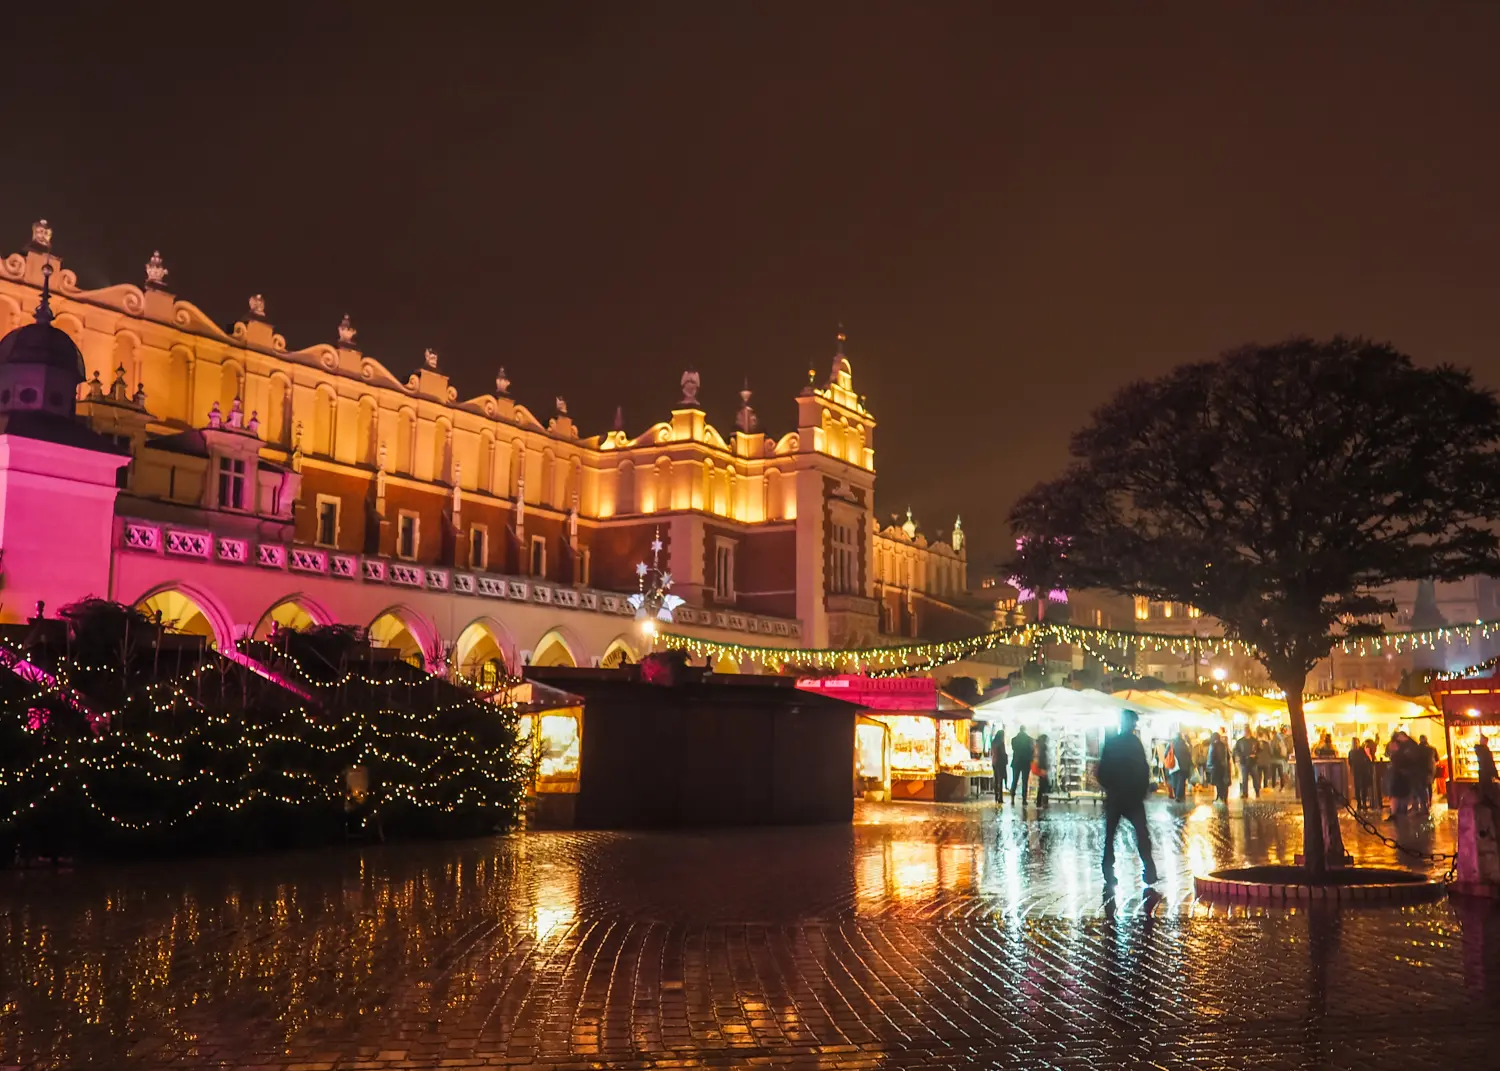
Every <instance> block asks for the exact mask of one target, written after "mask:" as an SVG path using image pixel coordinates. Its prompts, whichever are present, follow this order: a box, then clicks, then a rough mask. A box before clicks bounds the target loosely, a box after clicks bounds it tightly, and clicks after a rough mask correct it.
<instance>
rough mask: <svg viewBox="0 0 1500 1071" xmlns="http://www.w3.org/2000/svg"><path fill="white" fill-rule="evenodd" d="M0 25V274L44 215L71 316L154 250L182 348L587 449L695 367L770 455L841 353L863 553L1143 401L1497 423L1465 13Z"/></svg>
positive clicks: (1498, 115) (1482, 155) (214, 18)
mask: <svg viewBox="0 0 1500 1071" xmlns="http://www.w3.org/2000/svg"><path fill="white" fill-rule="evenodd" d="M14 6H16V7H17V8H18V9H19V10H17V11H8V12H7V15H6V21H7V24H8V33H9V34H10V41H11V45H10V47H8V48H7V49H6V50H5V53H6V57H5V62H4V68H3V73H0V89H3V91H4V93H3V97H0V99H3V100H4V101H5V102H6V110H7V112H8V114H9V134H8V136H7V137H6V139H5V148H4V150H3V152H0V238H3V241H0V247H3V251H6V252H8V251H11V250H15V249H18V248H20V246H21V245H22V243H23V241H24V239H25V237H26V236H27V234H28V230H27V226H28V224H29V223H30V221H31V220H32V219H33V218H35V217H38V216H46V217H48V218H49V219H50V220H52V221H53V223H54V225H55V227H56V229H57V249H58V252H59V253H60V254H61V255H62V256H63V257H64V259H65V261H66V263H67V264H68V265H69V266H70V267H72V268H74V269H76V270H77V271H79V273H80V277H81V281H82V282H83V283H84V284H85V285H98V284H102V283H104V282H106V281H113V282H118V281H126V280H130V281H135V280H138V279H140V277H141V275H142V271H141V265H142V263H143V262H144V260H145V258H146V256H147V255H148V254H149V253H150V252H151V250H152V249H154V248H160V249H161V250H162V253H163V256H164V257H165V259H166V262H167V265H168V267H169V268H170V269H171V272H172V274H171V277H170V281H171V283H173V284H174V287H173V288H174V289H175V291H176V292H177V293H178V294H179V295H180V296H182V297H186V298H188V299H189V300H192V301H195V302H197V303H198V304H199V305H201V306H202V307H203V308H204V309H205V310H206V311H207V312H209V314H210V315H212V316H214V317H215V318H216V319H219V320H221V321H225V322H227V321H229V320H231V319H233V318H235V317H238V316H240V315H241V314H242V312H243V310H244V308H245V298H246V297H247V296H248V295H249V294H251V293H254V292H264V293H265V295H266V298H267V303H268V306H269V313H270V319H271V320H272V321H274V323H275V324H276V327H277V329H278V330H280V331H282V332H283V333H284V334H285V335H286V337H287V340H288V342H289V344H290V345H291V346H293V347H298V346H304V345H308V344H311V343H313V342H316V341H331V340H332V339H333V337H334V325H335V324H336V323H337V322H338V319H339V317H340V316H341V315H342V314H343V313H344V312H345V311H347V312H349V313H351V314H352V316H353V318H354V321H355V323H356V325H357V326H358V327H359V329H360V342H361V343H362V347H363V348H364V349H365V350H366V352H369V353H371V354H373V355H374V356H376V357H377V358H379V359H380V360H382V361H384V362H385V363H387V364H388V365H391V366H392V367H393V370H395V371H397V372H399V373H404V372H407V371H410V370H411V368H412V367H414V366H415V364H416V362H417V361H418V360H419V358H420V354H421V352H422V349H423V348H424V347H425V346H432V347H434V348H435V349H437V350H438V352H439V353H440V354H441V355H442V359H443V365H444V367H445V369H446V370H447V371H448V372H449V373H450V374H451V375H453V376H454V379H455V381H456V382H457V384H458V385H459V389H460V393H461V394H462V395H464V396H469V395H472V394H477V393H480V392H482V391H485V390H487V389H489V388H490V387H491V386H492V380H493V376H494V367H495V366H496V365H498V364H502V363H503V364H505V365H506V366H507V367H508V369H509V371H510V374H511V376H512V378H513V379H514V381H515V387H514V388H513V389H514V391H515V393H517V394H518V395H519V396H520V397H521V398H522V400H523V401H525V402H527V403H529V404H531V405H532V406H533V408H535V409H537V410H538V411H539V413H540V414H541V415H543V416H545V415H546V414H547V413H549V412H550V410H551V400H552V398H553V396H554V395H555V394H558V393H561V394H563V395H565V396H566V397H567V398H568V401H569V403H570V409H571V411H572V413H573V414H574V416H575V419H577V420H578V421H579V423H580V424H581V425H582V426H583V428H584V430H585V433H592V432H596V431H602V430H605V429H607V428H608V427H609V422H610V419H611V417H612V415H613V412H614V407H615V406H616V405H617V404H619V405H623V406H624V409H625V415H626V424H627V427H628V428H629V429H630V430H631V431H632V432H637V431H639V430H641V429H643V428H644V427H646V426H647V425H648V424H649V423H650V422H651V421H653V420H656V419H659V418H662V417H664V416H665V415H666V413H667V410H668V409H669V408H670V406H671V404H672V402H673V401H674V400H675V399H676V397H677V382H678V378H679V376H680V374H681V371H682V369H683V368H685V367H687V366H690V365H691V366H696V367H697V368H698V369H699V370H700V371H701V373H702V376H703V391H702V397H703V398H704V399H706V401H707V406H708V408H709V410H710V418H711V419H713V420H714V421H716V422H717V423H718V424H719V425H720V426H721V427H722V428H728V427H729V426H730V425H731V424H732V419H733V412H734V408H735V406H736V396H735V392H736V390H737V389H738V388H739V386H740V384H741V380H742V379H743V378H744V377H745V376H747V375H748V376H749V377H750V381H751V385H752V386H753V387H754V388H755V390H756V402H757V407H758V409H759V411H760V413H761V415H762V420H763V422H764V424H765V425H766V426H767V428H768V430H771V431H775V432H781V431H785V430H788V429H789V427H790V426H791V423H792V421H793V415H794V410H793V407H792V404H791V398H792V396H793V395H794V394H795V392H796V391H797V390H798V389H799V388H800V387H801V385H802V384H803V383H804V382H805V380H806V370H807V369H808V368H809V367H811V366H813V365H816V366H817V367H818V368H819V369H820V370H822V369H825V368H826V367H827V365H828V363H829V357H830V355H831V351H832V336H833V332H834V328H835V324H836V323H837V322H838V321H840V320H842V321H844V322H845V324H846V325H847V328H848V332H849V336H850V342H849V353H850V357H851V360H852V362H853V366H854V373H855V382H856V387H857V388H858V389H860V390H861V391H863V392H865V393H866V394H867V395H868V396H869V402H870V406H871V408H872V409H873V410H874V411H875V414H876V416H877V417H878V418H879V420H880V429H879V431H878V432H877V437H876V447H877V468H878V472H879V484H878V489H879V507H880V511H881V513H882V514H888V513H891V512H894V511H896V510H898V509H904V507H905V506H906V505H907V503H910V504H911V505H912V506H914V508H915V510H916V513H917V517H918V519H919V520H920V521H923V522H925V524H926V527H927V529H928V530H929V531H931V530H933V529H939V528H941V529H946V528H948V527H949V526H950V525H951V524H952V517H953V514H954V512H955V511H961V512H962V513H963V515H964V520H965V527H966V529H967V530H968V532H969V534H970V537H971V540H972V541H973V543H974V545H975V546H976V548H977V549H979V550H980V551H982V552H984V553H982V554H981V560H983V559H985V558H989V557H991V556H992V555H993V553H995V552H998V549H999V548H1000V547H1002V546H1003V544H1004V542H1005V540H1004V535H1003V532H1004V529H1003V524H1004V517H1005V513H1006V511H1007V509H1008V507H1009V504H1010V502H1011V501H1012V500H1013V499H1014V498H1015V496H1016V495H1017V494H1018V493H1020V492H1021V491H1023V490H1024V489H1025V488H1026V487H1027V486H1029V485H1030V484H1031V483H1033V482H1034V481H1035V480H1037V479H1039V478H1041V477H1044V476H1046V475H1048V474H1049V473H1051V472H1053V471H1055V470H1056V469H1057V468H1058V467H1059V466H1060V465H1061V463H1062V461H1063V459H1064V456H1065V454H1064V451H1065V447H1066V442H1067V437H1068V435H1069V433H1070V432H1071V431H1072V430H1073V429H1074V428H1075V427H1076V426H1078V425H1079V424H1080V423H1081V422H1083V421H1084V420H1085V419H1086V417H1087V415H1088V413H1089V412H1090V410H1091V409H1092V408H1093V407H1094V406H1096V405H1097V404H1099V403H1100V402H1101V401H1102V400H1104V399H1105V398H1106V397H1107V396H1108V395H1109V394H1110V393H1111V392H1112V391H1113V390H1114V389H1115V388H1117V387H1118V386H1119V385H1121V384H1122V383H1124V382H1126V381H1127V380H1129V379H1131V378H1134V377H1138V376H1142V375H1149V374H1154V373H1158V372H1160V371H1162V370H1164V369H1166V368H1168V367H1170V366H1171V365H1173V364H1175V363H1178V362H1180V361H1184V360H1189V359H1196V358H1204V357H1209V356H1212V355H1214V354H1215V353H1217V352H1218V351H1220V350H1222V349H1224V348H1227V347H1229V346H1231V345H1234V344H1237V343H1241V342H1245V341H1251V340H1256V339H1262V340H1271V339H1275V338H1279V337H1282V336H1285V335H1288V334H1292V333H1311V334H1326V333H1332V332H1335V331H1343V332H1347V333H1358V334H1365V335H1369V336H1374V337H1378V338H1381V339H1389V340H1391V341H1393V342H1394V343H1396V344H1397V345H1398V346H1400V347H1402V348H1404V349H1406V350H1407V351H1408V352H1410V353H1412V354H1413V355H1414V356H1416V357H1417V358H1418V359H1420V360H1422V361H1425V362H1439V361H1450V362H1454V363H1458V364H1463V365H1470V366H1472V367H1474V368H1475V369H1476V371H1478V372H1479V374H1480V375H1481V377H1482V378H1483V379H1484V380H1485V381H1486V382H1487V383H1490V384H1492V385H1500V358H1497V356H1496V349H1495V345H1494V338H1495V328H1496V320H1497V318H1500V268H1497V264H1500V213H1497V210H1496V207H1495V206H1496V201H1497V198H1500V129H1497V127H1500V123H1497V120H1500V107H1497V104H1500V74H1497V71H1500V64H1497V63H1496V61H1495V47H1496V42H1497V41H1500V5H1494V4H1482V3H1473V4H1436V3H1431V4H1409V3H1408V4H1399V5H1380V4H1374V3H1351V4H1344V5H1302V4H1298V5H1286V6H1282V7H1275V6H1271V5H1227V4H1202V3H1195V4H1191V5H1185V6H1181V7H1171V8H1169V7H1163V6H1154V7H1153V14H1152V15H1151V16H1149V17H1147V16H1140V15H1131V16H1124V17H1122V16H1114V17H1107V16H1105V15H1094V16H1088V15H1085V14H1082V13H1081V12H1082V11H1083V9H1082V8H1077V7H1075V8H1073V12H1074V13H1073V14H1072V15H1071V16H1063V15H1059V16H1055V17H1045V18H1039V17H1035V16H1030V15H1025V16H1022V15H1013V14H1009V13H1007V12H1006V11H1004V10H1003V9H1001V7H1000V6H999V5H994V4H980V5H968V4H961V3H951V2H945V3H940V4H921V5H918V4H912V5H908V6H903V5H883V4H874V3H857V4H837V3H831V2H822V0H820V2H818V3H813V4H809V3H759V4H753V5H752V4H731V3H725V2H722V0H716V2H714V3H710V4H703V3H691V4H682V5H656V4H618V3H611V4H597V5H596V4H579V3H548V4H537V5H530V4H523V3H507V4H504V5H489V6H481V5H477V4H471V5H468V6H469V7H470V8H472V9H473V10H474V11H475V12H479V11H485V13H484V14H467V15H464V16H462V17H461V16H459V15H458V14H449V13H444V11H443V7H444V5H441V4H428V5H418V4H401V5H400V8H399V10H400V12H401V15H400V17H399V18H398V17H390V18H380V17H372V16H371V14H370V12H372V11H376V10H377V9H376V8H375V7H374V6H372V5H361V6H360V7H359V8H358V9H357V10H358V12H359V14H358V15H356V13H355V12H356V9H355V8H352V7H338V6H335V5H333V4H299V5H297V6H296V7H293V8H288V9H285V10H282V9H278V7H277V5H275V4H271V3H261V4H256V5H254V6H253V7H245V8H244V12H245V13H244V14H241V15H237V16H233V17H231V16H230V15H229V14H228V11H229V8H230V5H224V8H223V10H222V11H221V10H220V9H219V8H218V7H216V6H215V5H201V4H199V5H191V6H183V7H181V8H176V9H173V8H164V7H156V6H153V5H151V4H145V3H136V4H131V5H118V6H117V11H116V12H115V13H113V14H106V13H104V12H103V7H104V5H100V4H95V5H90V4H84V5H79V6H75V7H68V8H60V7H58V6H56V5H46V4H26V5H14ZM1114 6H1115V5H1109V6H1106V7H1102V8H1101V9H1100V10H1101V11H1102V12H1108V11H1109V10H1110V9H1111V8H1112V7H1114ZM205 13H207V14H205Z"/></svg>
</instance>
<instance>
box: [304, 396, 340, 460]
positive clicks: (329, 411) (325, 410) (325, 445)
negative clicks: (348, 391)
mask: <svg viewBox="0 0 1500 1071" xmlns="http://www.w3.org/2000/svg"><path fill="white" fill-rule="evenodd" d="M338 404H339V397H338V394H337V393H336V392H335V391H334V389H333V388H332V387H330V386H328V384H326V383H319V384H318V389H317V390H316V391H314V392H313V425H312V426H313V440H312V450H310V451H308V452H309V453H312V454H316V455H317V456H319V457H332V456H333V435H334V428H333V420H334V414H335V412H336V411H337V409H338Z"/></svg>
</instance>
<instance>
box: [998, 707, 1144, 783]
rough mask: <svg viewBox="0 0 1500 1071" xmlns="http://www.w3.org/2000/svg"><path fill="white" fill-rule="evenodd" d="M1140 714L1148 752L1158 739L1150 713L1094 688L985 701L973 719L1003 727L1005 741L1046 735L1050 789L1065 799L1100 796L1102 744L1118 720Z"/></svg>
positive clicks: (1113, 730)
mask: <svg viewBox="0 0 1500 1071" xmlns="http://www.w3.org/2000/svg"><path fill="white" fill-rule="evenodd" d="M1127 709H1133V710H1135V711H1136V712H1137V713H1139V714H1141V715H1142V717H1141V737H1142V741H1143V742H1144V743H1145V744H1146V747H1147V749H1148V752H1149V751H1150V750H1152V748H1153V746H1154V744H1155V740H1154V738H1152V735H1151V733H1152V731H1153V730H1152V729H1151V727H1150V725H1148V720H1149V719H1150V718H1151V716H1152V715H1151V712H1148V711H1147V710H1145V709H1144V708H1143V707H1141V706H1132V705H1131V704H1128V703H1124V702H1121V701H1120V700H1118V699H1116V698H1115V697H1113V696H1110V695H1106V694H1105V693H1104V692H1100V691H1096V690H1094V689H1092V688H1081V689H1074V688H1043V689H1041V690H1040V691H1036V692H1025V693H1023V694H1021V695H1015V696H1006V697H1005V698H1003V699H994V700H991V701H990V702H988V703H981V704H980V705H979V706H977V707H975V708H974V717H975V718H976V719H981V720H983V721H985V722H986V723H988V724H989V725H990V726H992V727H993V728H1004V730H1005V735H1006V738H1007V740H1010V739H1013V738H1014V737H1015V735H1016V733H1017V732H1019V731H1020V730H1021V729H1023V728H1024V729H1025V730H1026V732H1027V734H1028V735H1029V736H1031V737H1032V738H1033V739H1035V738H1036V737H1038V736H1040V735H1044V734H1045V735H1046V736H1047V738H1048V741H1049V743H1050V744H1051V745H1052V763H1053V769H1052V790H1053V792H1054V793H1056V794H1057V795H1061V796H1077V795H1097V794H1098V793H1099V783H1098V780H1097V779H1096V777H1095V771H1096V770H1097V768H1098V764H1099V752H1100V750H1101V749H1102V748H1103V746H1104V741H1105V740H1106V739H1107V738H1108V737H1109V736H1110V735H1112V734H1113V733H1115V732H1117V731H1118V730H1119V727H1120V716H1121V715H1122V714H1123V713H1124V712H1125V711H1126V710H1127Z"/></svg>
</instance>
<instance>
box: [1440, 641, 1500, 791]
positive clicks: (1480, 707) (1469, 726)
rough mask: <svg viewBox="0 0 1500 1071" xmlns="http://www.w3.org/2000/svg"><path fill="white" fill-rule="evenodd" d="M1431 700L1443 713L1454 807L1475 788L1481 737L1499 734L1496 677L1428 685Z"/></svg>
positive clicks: (1499, 701)
mask: <svg viewBox="0 0 1500 1071" xmlns="http://www.w3.org/2000/svg"><path fill="white" fill-rule="evenodd" d="M1431 687H1432V698H1433V701H1434V702H1435V703H1437V704H1438V706H1439V707H1440V708H1441V709H1442V712H1443V735H1444V736H1445V737H1446V742H1447V746H1448V806H1450V807H1457V806H1459V805H1460V804H1462V803H1463V801H1464V800H1465V799H1467V798H1471V797H1472V796H1473V795H1474V794H1475V793H1477V792H1478V789H1479V762H1478V759H1477V758H1476V757H1475V755H1474V746H1475V745H1476V744H1478V743H1479V740H1480V738H1481V737H1494V736H1496V735H1500V677H1497V676H1496V675H1495V671H1494V670H1490V671H1489V672H1488V673H1485V674H1482V675H1480V676H1475V677H1459V678H1457V679H1455V680H1447V681H1444V680H1436V681H1433V682H1432V686H1431Z"/></svg>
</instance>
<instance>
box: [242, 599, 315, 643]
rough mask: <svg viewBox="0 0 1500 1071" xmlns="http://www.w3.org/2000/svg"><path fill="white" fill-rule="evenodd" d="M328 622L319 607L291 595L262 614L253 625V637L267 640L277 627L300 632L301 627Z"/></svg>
mask: <svg viewBox="0 0 1500 1071" xmlns="http://www.w3.org/2000/svg"><path fill="white" fill-rule="evenodd" d="M328 623H329V617H328V615H327V613H325V612H324V611H323V609H322V608H321V607H319V606H316V605H314V604H312V603H311V602H309V601H307V600H306V599H304V598H302V597H301V596H298V595H293V596H291V597H290V598H286V599H282V600H281V601H280V602H278V603H277V604H276V605H275V606H273V607H271V608H270V609H269V610H267V611H266V612H265V614H264V615H262V617H261V619H260V623H259V624H257V625H256V626H255V638H256V639H257V640H268V639H270V638H271V634H272V633H273V632H275V631H276V630H277V629H290V630H291V631H293V632H301V631H302V630H303V629H308V628H312V627H314V626H316V625H326V624H328Z"/></svg>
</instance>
